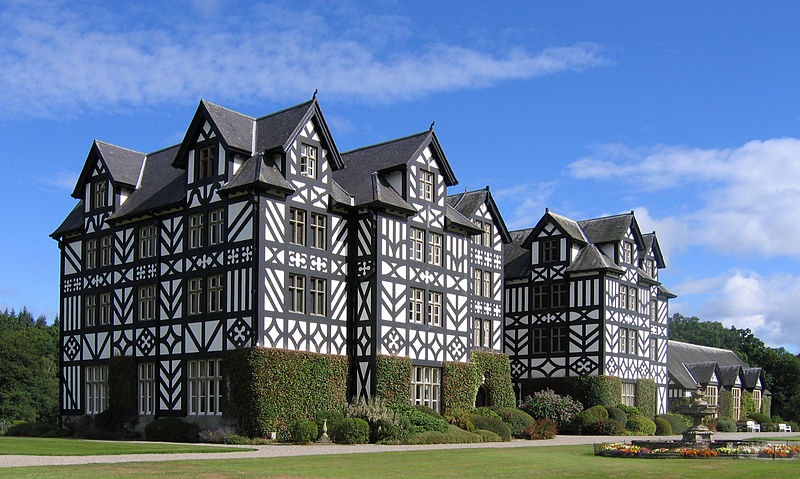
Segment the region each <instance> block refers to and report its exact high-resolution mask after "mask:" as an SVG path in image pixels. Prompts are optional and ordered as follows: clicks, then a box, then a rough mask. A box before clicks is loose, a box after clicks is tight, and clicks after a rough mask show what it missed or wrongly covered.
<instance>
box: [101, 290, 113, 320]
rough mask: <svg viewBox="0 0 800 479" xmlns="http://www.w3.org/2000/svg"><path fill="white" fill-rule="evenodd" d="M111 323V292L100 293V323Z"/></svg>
mask: <svg viewBox="0 0 800 479" xmlns="http://www.w3.org/2000/svg"><path fill="white" fill-rule="evenodd" d="M107 324H111V293H100V325H102V326H105V325H107Z"/></svg>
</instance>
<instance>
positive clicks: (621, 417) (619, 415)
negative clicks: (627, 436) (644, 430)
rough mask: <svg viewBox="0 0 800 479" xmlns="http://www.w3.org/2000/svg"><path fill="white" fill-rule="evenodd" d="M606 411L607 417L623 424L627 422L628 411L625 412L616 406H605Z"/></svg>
mask: <svg viewBox="0 0 800 479" xmlns="http://www.w3.org/2000/svg"><path fill="white" fill-rule="evenodd" d="M606 412H608V418H609V419H613V420H615V421H619V422H621V423H622V424H625V423H627V422H628V413H626V412H625V411H623V410H622V409H620V408H618V407H616V406H611V407H607V408H606Z"/></svg>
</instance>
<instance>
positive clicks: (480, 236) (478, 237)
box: [472, 220, 486, 246]
mask: <svg viewBox="0 0 800 479" xmlns="http://www.w3.org/2000/svg"><path fill="white" fill-rule="evenodd" d="M472 224H474V225H475V227H476V228H478V229H479V230H481V231H483V221H481V220H472ZM472 238H473V240H474V241H475V244H478V245H481V246H486V243H484V242H483V234H482V233H481V234H476V235H475V236H473V237H472Z"/></svg>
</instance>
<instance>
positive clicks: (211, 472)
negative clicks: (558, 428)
mask: <svg viewBox="0 0 800 479" xmlns="http://www.w3.org/2000/svg"><path fill="white" fill-rule="evenodd" d="M592 451H593V449H592V446H590V445H587V446H562V447H525V448H500V449H455V450H428V451H413V452H382V453H373V454H339V455H330V456H301V457H281V458H270V459H222V460H206V461H173V462H148V463H136V464H130V463H129V464H111V465H104V464H92V465H81V466H58V467H30V468H14V469H2V475H3V477H4V478H17V477H36V478H50V477H52V478H60V479H66V478H81V479H83V478H90V479H91V478H106V477H108V478H132V477H151V476H155V477H159V479H162V478H163V479H166V478H184V477H185V478H192V479H204V478H228V477H235V478H262V477H265V478H308V477H314V478H353V479H368V478H373V477H375V478H386V479H393V478H428V477H430V478H463V477H475V478H481V479H486V478H493V477H498V478H500V477H502V478H512V479H513V478H528V477H533V478H537V479H549V478H585V477H591V478H598V479H643V478H650V477H654V478H664V477H669V478H671V479H672V478H679V479H692V478H698V479H701V478H702V479H708V478H709V477H725V478H726V479H729V478H730V479H738V478H742V479H744V478H753V477H757V478H765V479H766V478H770V479H781V478H792V479H797V478H798V477H800V467H799V466H800V464H798V461H797V460H795V459H790V460H784V461H763V460H742V459H738V460H737V459H711V460H708V459H706V460H702V459H620V458H608V457H596V456H594V454H593V452H592Z"/></svg>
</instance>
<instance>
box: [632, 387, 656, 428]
mask: <svg viewBox="0 0 800 479" xmlns="http://www.w3.org/2000/svg"><path fill="white" fill-rule="evenodd" d="M635 400H636V407H637V408H639V412H640V413H641V414H642V416H644V417H646V418H648V419H651V420H652V419H653V418H654V417H655V415H656V382H655V381H654V380H652V379H646V378H642V379H639V380H637V381H636V398H635Z"/></svg>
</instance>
